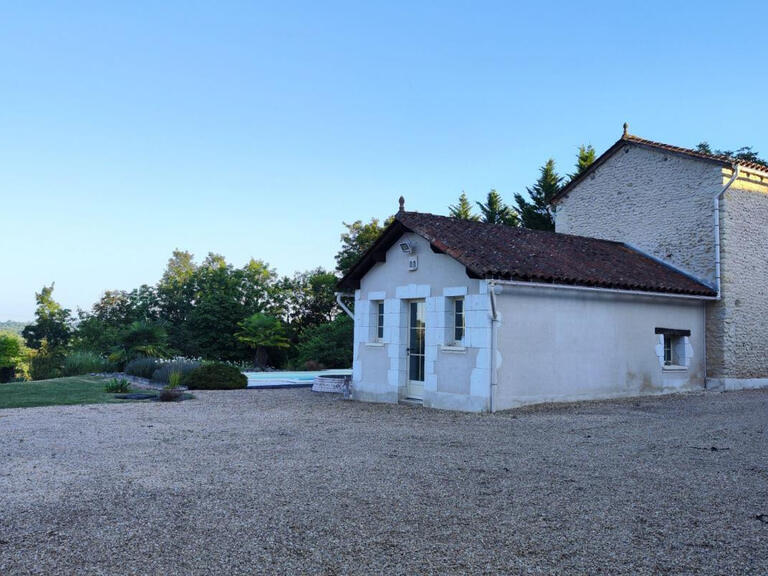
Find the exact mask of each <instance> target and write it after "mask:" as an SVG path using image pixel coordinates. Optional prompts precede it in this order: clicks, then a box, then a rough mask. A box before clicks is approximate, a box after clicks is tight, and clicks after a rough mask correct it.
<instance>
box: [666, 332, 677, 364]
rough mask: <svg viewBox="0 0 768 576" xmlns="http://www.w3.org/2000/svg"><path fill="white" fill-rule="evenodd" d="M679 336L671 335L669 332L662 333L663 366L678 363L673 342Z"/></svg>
mask: <svg viewBox="0 0 768 576" xmlns="http://www.w3.org/2000/svg"><path fill="white" fill-rule="evenodd" d="M678 338H679V337H678V336H672V335H671V334H664V366H672V365H673V364H674V365H679V364H680V362H678V361H677V358H676V355H675V349H676V348H677V346H676V344H677V342H675V341H676V340H677V339H678Z"/></svg>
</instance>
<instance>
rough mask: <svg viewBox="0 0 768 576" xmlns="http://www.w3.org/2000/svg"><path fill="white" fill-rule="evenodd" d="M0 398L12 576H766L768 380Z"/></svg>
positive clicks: (0, 553)
mask: <svg viewBox="0 0 768 576" xmlns="http://www.w3.org/2000/svg"><path fill="white" fill-rule="evenodd" d="M196 394H197V400H193V401H187V402H182V403H178V404H158V403H147V404H124V405H93V406H68V407H48V408H28V409H14V410H3V411H0V440H1V442H0V574H3V575H11V574H110V575H112V574H162V575H167V574H298V573H309V574H370V573H386V574H438V573H439V574H449V573H453V574H465V573H478V574H497V573H522V574H552V573H558V574H658V573H662V574H766V573H768V392H765V391H753V392H738V393H725V394H714V393H710V394H700V395H689V396H673V397H665V398H646V399H642V400H627V401H611V402H592V403H585V404H580V405H560V406H549V407H540V408H532V409H526V410H518V411H513V412H508V413H503V414H495V415H473V414H458V413H451V412H440V411H434V410H424V409H421V408H418V407H410V406H384V405H371V404H359V403H354V402H347V401H343V400H341V399H340V398H338V397H335V396H327V395H325V396H323V395H318V394H313V393H312V392H311V391H309V390H306V389H303V390H260V391H253V390H239V391H230V392H197V393H196Z"/></svg>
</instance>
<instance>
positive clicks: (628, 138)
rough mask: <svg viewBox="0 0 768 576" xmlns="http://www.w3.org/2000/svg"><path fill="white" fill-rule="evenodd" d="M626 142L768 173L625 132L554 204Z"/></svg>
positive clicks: (742, 162) (748, 164)
mask: <svg viewBox="0 0 768 576" xmlns="http://www.w3.org/2000/svg"><path fill="white" fill-rule="evenodd" d="M626 144H636V145H639V146H644V147H646V148H655V149H657V150H664V151H666V152H670V153H672V154H681V155H683V156H688V157H690V158H698V159H699V160H704V161H706V162H715V163H717V164H721V165H722V166H733V165H735V164H738V165H739V166H742V167H744V168H747V169H750V170H759V171H761V172H766V173H768V167H766V166H763V165H762V164H758V163H757V162H747V161H745V160H737V159H735V158H730V157H729V156H720V155H717V154H707V153H705V152H699V151H698V150H693V149H691V148H681V147H680V146H672V145H671V144H664V143H662V142H654V141H653V140H646V139H645V138H640V137H639V136H635V135H633V134H624V135H623V136H622V137H621V138H619V140H617V141H616V143H615V144H613V146H611V147H610V148H608V150H606V151H605V152H603V153H602V154H601V155H600V156H599V157H598V158H597V159H596V160H595V161H594V162H593V163H592V165H591V166H590V167H589V168H588V169H587V170H585V171H584V172H582V173H581V174H580V175H579V176H577V177H576V178H574V179H573V180H571V181H570V182H568V184H566V185H565V187H563V189H562V190H561V191H560V192H559V193H558V194H557V196H555V197H554V198H552V202H551V203H552V204H557V203H558V202H559V201H560V200H562V199H563V198H565V196H567V195H568V193H569V192H570V191H571V190H572V189H573V188H574V187H575V186H576V184H578V183H579V182H581V181H582V180H584V178H586V177H587V176H588V175H589V174H591V173H592V172H593V171H594V170H595V169H596V168H597V167H599V166H600V165H601V164H602V163H603V162H605V161H606V160H607V159H608V158H610V157H611V156H613V154H614V153H615V152H616V151H617V150H619V149H620V148H622V147H623V146H624V145H626Z"/></svg>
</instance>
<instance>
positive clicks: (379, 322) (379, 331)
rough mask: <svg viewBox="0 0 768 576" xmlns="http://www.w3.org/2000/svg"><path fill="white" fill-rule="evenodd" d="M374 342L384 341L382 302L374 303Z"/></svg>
mask: <svg viewBox="0 0 768 576" xmlns="http://www.w3.org/2000/svg"><path fill="white" fill-rule="evenodd" d="M375 304H376V341H377V342H383V341H384V302H376V303H375Z"/></svg>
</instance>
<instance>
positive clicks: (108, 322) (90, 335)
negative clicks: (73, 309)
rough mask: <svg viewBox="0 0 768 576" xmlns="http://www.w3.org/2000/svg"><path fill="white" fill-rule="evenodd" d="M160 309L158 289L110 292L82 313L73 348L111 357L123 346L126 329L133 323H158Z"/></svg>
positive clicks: (147, 287)
mask: <svg viewBox="0 0 768 576" xmlns="http://www.w3.org/2000/svg"><path fill="white" fill-rule="evenodd" d="M159 315H160V310H159V304H158V298H157V292H156V289H155V288H154V287H153V286H147V285H146V284H143V285H141V286H140V287H139V288H136V289H134V290H131V291H130V292H126V291H124V290H107V291H106V292H104V294H103V295H102V297H101V298H100V299H99V300H98V301H97V302H96V303H95V304H94V305H93V306H92V307H91V310H90V311H88V312H86V311H83V310H78V319H79V321H78V324H77V328H76V330H75V331H74V333H73V338H72V346H73V347H74V348H77V349H80V350H89V351H93V352H97V353H100V354H107V353H109V352H111V351H113V350H114V348H115V347H117V346H119V345H120V338H121V335H122V333H123V331H124V329H125V327H126V326H128V325H129V324H131V323H132V322H137V321H145V322H156V321H157V320H158V319H159Z"/></svg>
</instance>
